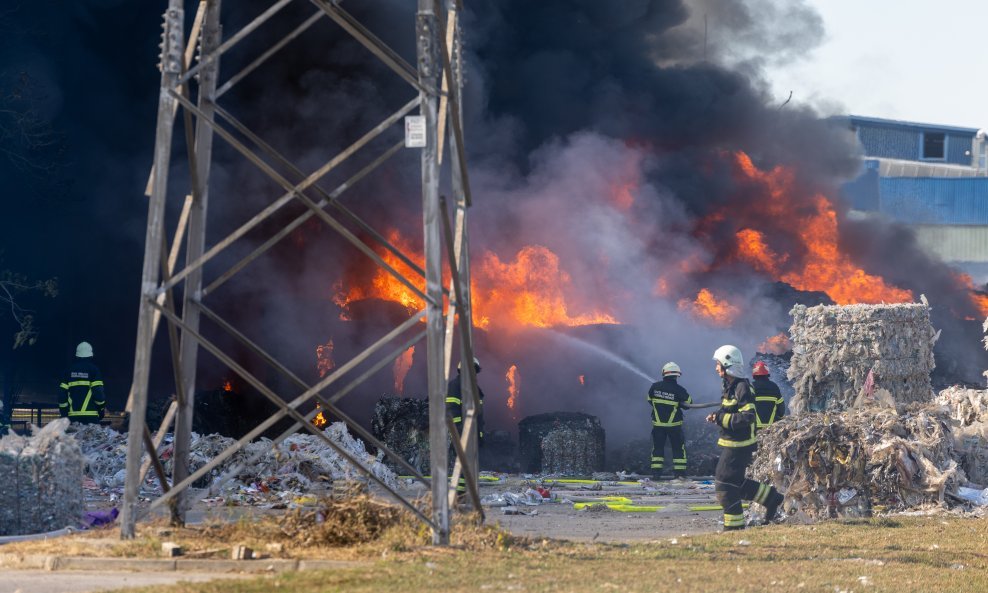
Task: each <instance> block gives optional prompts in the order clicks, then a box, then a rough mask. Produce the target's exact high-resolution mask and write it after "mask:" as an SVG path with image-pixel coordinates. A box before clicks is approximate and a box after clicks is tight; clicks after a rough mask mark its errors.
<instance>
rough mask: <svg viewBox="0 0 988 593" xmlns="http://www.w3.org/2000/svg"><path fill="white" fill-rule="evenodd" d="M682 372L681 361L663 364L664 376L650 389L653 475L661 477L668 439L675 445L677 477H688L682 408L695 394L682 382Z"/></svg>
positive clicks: (689, 402)
mask: <svg viewBox="0 0 988 593" xmlns="http://www.w3.org/2000/svg"><path fill="white" fill-rule="evenodd" d="M682 375H683V371H682V370H680V368H679V365H678V364H676V363H674V362H668V363H666V364H665V366H663V367H662V380H661V381H658V382H656V383H653V384H652V387H651V388H649V390H648V403H649V404H650V405H651V408H652V463H651V468H652V477H653V478H655V479H659V478H661V477H662V469H663V464H664V462H665V447H666V441H667V440H668V441H669V445H670V447H671V448H672V466H673V471H674V473H675V476H676V478H677V479H678V478H685V477H686V439H685V438H684V437H683V410H684V409H688V408H689V404H691V403H693V398H692V397H691V396H690V394H689V392H688V391H686V389H685V388H684V387H683V386H682V385H680V384H679V377H681V376H682Z"/></svg>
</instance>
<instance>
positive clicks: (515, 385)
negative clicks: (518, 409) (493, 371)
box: [504, 364, 521, 410]
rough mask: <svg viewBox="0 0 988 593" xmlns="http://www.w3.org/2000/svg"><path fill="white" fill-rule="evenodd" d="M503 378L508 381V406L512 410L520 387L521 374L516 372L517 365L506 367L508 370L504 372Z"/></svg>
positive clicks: (516, 401)
mask: <svg viewBox="0 0 988 593" xmlns="http://www.w3.org/2000/svg"><path fill="white" fill-rule="evenodd" d="M504 378H505V379H506V380H507V381H508V408H509V409H511V410H514V409H515V404H516V403H518V392H519V390H520V389H521V374H520V373H519V372H518V365H516V364H513V365H511V366H510V367H508V372H507V373H505V374H504Z"/></svg>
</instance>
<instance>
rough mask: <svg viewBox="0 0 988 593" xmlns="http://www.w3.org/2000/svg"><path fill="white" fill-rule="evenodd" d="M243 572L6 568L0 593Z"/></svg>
mask: <svg viewBox="0 0 988 593" xmlns="http://www.w3.org/2000/svg"><path fill="white" fill-rule="evenodd" d="M246 576H254V577H256V576H257V575H245V574H233V573H194V572H176V571H168V572H150V571H149V572H99V571H91V570H83V571H74V570H64V571H63V570H58V571H54V572H52V571H47V570H34V569H32V570H6V571H4V575H3V578H2V579H0V593H97V592H99V591H112V590H114V589H122V588H126V587H147V586H151V585H173V584H175V583H178V582H181V581H185V582H203V581H211V580H217V579H231V578H234V579H235V578H244V577H246Z"/></svg>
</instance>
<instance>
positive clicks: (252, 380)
mask: <svg viewBox="0 0 988 593" xmlns="http://www.w3.org/2000/svg"><path fill="white" fill-rule="evenodd" d="M152 306H157V303H154V302H153V301H152ZM159 310H160V311H161V312H162V315H164V316H165V317H167V318H168V319H169V320H170V321H171V322H172V323H174V324H176V325H177V326H179V327H180V328H182V336H183V337H185V336H189V338H190V339H194V340H195V341H196V342H198V343H199V345H200V346H202V348H203V349H204V350H206V351H207V352H209V353H210V354H212V355H213V356H214V357H216V359H217V360H219V361H220V362H222V363H223V364H225V365H226V366H227V367H228V368H229V369H230V370H231V371H233V372H234V373H236V374H237V376H239V377H240V378H241V379H243V380H244V381H246V382H247V383H248V384H249V385H250V386H251V387H253V388H254V389H255V390H257V391H258V392H259V393H260V394H261V395H263V396H264V397H266V398H267V399H268V401H270V402H271V403H273V404H274V405H275V406H278V407H279V408H280V409H281V411H283V412H284V413H285V415H287V416H288V417H290V418H292V419H294V420H295V421H296V422H298V423H299V424H301V425H302V428H304V429H306V430H308V431H309V432H311V433H312V434H314V435H315V436H316V437H318V438H319V439H320V440H322V441H323V442H324V443H325V444H326V445H328V446H329V447H330V448H331V449H333V450H334V451H336V452H337V453H338V454H339V455H340V457H342V458H344V459H346V460H347V461H348V462H349V463H350V465H352V466H353V467H354V468H356V469H357V470H358V471H360V472H361V473H363V474H364V475H366V476H367V478H369V479H370V480H372V481H374V482H376V483H377V485H378V486H380V487H381V488H383V489H384V490H385V491H386V492H387V493H388V494H390V495H391V496H392V497H393V498H394V499H395V500H397V501H398V502H399V503H401V504H403V505H404V506H405V508H407V509H408V510H410V511H411V512H412V513H413V514H415V515H416V516H418V517H419V518H421V519H422V520H423V521H428V520H429V519H428V517H426V516H425V515H424V514H423V513H422V511H420V510H419V509H418V508H417V507H416V506H415V505H414V504H412V503H411V502H409V501H408V500H406V499H405V498H404V497H402V496H401V495H400V494H398V492H396V491H395V490H394V489H393V488H392V487H391V486H390V485H388V483H387V482H385V481H384V480H382V479H381V478H379V477H378V476H377V475H376V474H375V473H374V472H373V471H371V470H370V469H369V468H367V467H366V466H365V465H364V464H363V462H362V461H360V460H358V459H357V458H355V457H354V456H353V455H351V454H350V452H349V451H347V450H346V449H344V448H343V447H342V446H340V445H339V444H338V443H336V441H334V440H333V439H331V438H329V437H328V436H327V435H326V433H325V432H323V431H322V430H321V429H320V428H318V427H317V426H314V425H313V424H312V423H311V422H310V421H309V419H307V418H306V417H305V416H303V415H302V414H301V413H299V411H298V410H296V409H295V408H294V407H292V406H291V405H290V404H288V403H286V402H285V401H284V400H283V399H281V397H279V396H278V394H276V393H275V392H274V391H272V390H271V389H270V388H268V386H267V385H265V384H264V383H263V382H261V381H260V380H259V379H258V378H257V377H255V376H254V375H253V374H252V373H250V372H249V371H247V369H245V368H244V367H242V366H241V365H239V364H238V363H237V362H236V361H235V360H233V359H232V358H230V357H229V356H228V355H227V354H226V353H224V352H223V351H222V350H221V349H220V348H218V347H217V346H216V345H215V344H213V343H212V342H210V341H209V340H207V339H206V338H205V337H203V336H202V334H200V333H199V332H197V331H195V330H194V329H193V328H192V327H190V326H189V325H187V324H185V323H184V322H183V321H182V320H181V319H179V318H178V317H176V316H174V315H173V314H172V313H171V312H170V311H168V310H166V309H164V308H161V309H159ZM310 391H311V390H310ZM311 395H314V393H313V394H311ZM170 494H171V491H169V492H166V493H165V494H164V495H163V496H162V497H161V498H159V499H158V500H162V499H164V498H165V497H167V496H169V495H170Z"/></svg>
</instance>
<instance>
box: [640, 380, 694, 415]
mask: <svg viewBox="0 0 988 593" xmlns="http://www.w3.org/2000/svg"><path fill="white" fill-rule="evenodd" d="M647 398H648V403H650V404H651V405H652V426H681V425H682V424H683V409H682V405H683V404H691V403H693V398H692V397H691V396H690V394H689V392H688V391H686V389H685V388H684V387H683V386H682V385H680V384H679V383H678V382H677V381H676V378H675V377H666V378H665V379H663V380H661V381H659V382H657V383H653V384H652V387H651V388H649V390H648V396H647Z"/></svg>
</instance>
